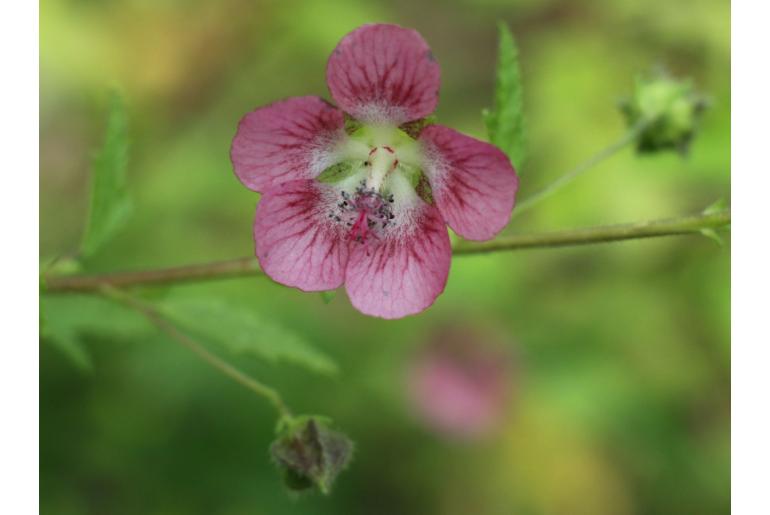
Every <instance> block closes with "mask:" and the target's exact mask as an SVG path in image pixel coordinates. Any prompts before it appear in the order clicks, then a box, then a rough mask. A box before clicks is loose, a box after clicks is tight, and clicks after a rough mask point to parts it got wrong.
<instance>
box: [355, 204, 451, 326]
mask: <svg viewBox="0 0 770 515" xmlns="http://www.w3.org/2000/svg"><path fill="white" fill-rule="evenodd" d="M420 209H421V212H420V213H419V214H418V215H417V222H416V225H415V227H414V228H413V230H411V233H409V234H401V235H398V236H396V235H391V236H390V237H388V238H386V239H383V240H380V241H377V240H369V241H368V242H366V243H364V244H358V243H351V248H350V261H349V262H348V267H347V271H346V272H345V287H346V289H347V291H348V296H349V297H350V302H351V303H352V304H353V306H354V307H355V308H356V309H358V310H359V311H361V312H362V313H364V314H366V315H372V316H378V317H382V318H401V317H404V316H406V315H412V314H414V313H419V312H420V311H423V310H424V309H426V308H427V307H428V306H430V305H431V304H433V301H435V300H436V297H438V295H439V294H440V293H441V292H442V291H444V286H445V285H446V281H447V276H448V275H449V265H450V263H451V260H452V249H451V247H450V244H449V234H448V233H447V229H446V226H445V225H444V222H443V220H442V219H441V215H440V214H439V212H438V210H437V209H436V208H435V207H433V206H429V205H424V207H421V208H420Z"/></svg>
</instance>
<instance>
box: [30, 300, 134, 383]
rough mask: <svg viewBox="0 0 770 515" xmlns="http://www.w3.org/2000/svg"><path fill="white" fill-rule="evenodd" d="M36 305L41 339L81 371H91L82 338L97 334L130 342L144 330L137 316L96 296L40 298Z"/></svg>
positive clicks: (90, 361) (91, 364) (91, 366)
mask: <svg viewBox="0 0 770 515" xmlns="http://www.w3.org/2000/svg"><path fill="white" fill-rule="evenodd" d="M43 303H45V310H43V309H42V308H43ZM40 304H41V330H40V337H41V340H43V341H45V342H46V343H48V344H51V345H52V346H54V347H56V348H57V349H59V350H60V351H61V352H62V353H64V354H65V355H66V356H67V357H68V358H70V360H71V361H72V362H73V364H75V366H77V367H78V368H80V369H82V370H90V369H92V368H93V362H92V359H91V355H90V353H89V352H88V349H87V347H86V346H85V344H84V343H83V336H84V335H86V334H89V333H99V334H107V335H110V337H111V338H110V339H111V340H113V339H128V340H131V339H135V338H136V335H137V334H139V333H140V332H141V331H143V330H145V328H146V324H145V322H144V321H143V320H142V319H141V318H140V317H139V316H138V315H136V314H134V313H133V312H131V311H129V310H126V309H125V308H123V307H121V306H118V305H116V304H113V303H111V302H109V301H107V300H105V299H102V298H100V297H96V296H89V295H66V296H63V295H61V296H60V295H44V296H41V298H40Z"/></svg>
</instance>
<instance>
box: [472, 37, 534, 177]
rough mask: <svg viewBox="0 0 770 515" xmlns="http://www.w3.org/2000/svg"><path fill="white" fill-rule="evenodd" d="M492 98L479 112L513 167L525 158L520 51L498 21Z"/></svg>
mask: <svg viewBox="0 0 770 515" xmlns="http://www.w3.org/2000/svg"><path fill="white" fill-rule="evenodd" d="M498 30H499V38H500V40H499V46H498V55H497V74H496V78H495V98H494V105H493V106H492V108H491V109H485V110H484V112H483V113H482V115H483V118H484V124H485V125H486V127H487V134H488V135H489V141H490V142H491V143H492V144H493V145H496V146H497V147H499V148H500V149H501V150H502V151H503V152H505V154H506V155H507V156H508V158H509V159H510V160H511V163H513V165H514V167H516V169H517V171H518V169H519V167H520V166H521V165H522V163H523V161H524V158H525V140H524V138H525V135H524V111H523V95H522V85H521V71H520V69H519V51H518V48H517V47H516V42H515V40H514V38H513V34H512V33H511V31H510V29H509V28H508V26H507V25H506V24H505V23H503V22H500V23H499V24H498Z"/></svg>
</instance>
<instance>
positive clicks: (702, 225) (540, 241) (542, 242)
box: [46, 209, 730, 350]
mask: <svg viewBox="0 0 770 515" xmlns="http://www.w3.org/2000/svg"><path fill="white" fill-rule="evenodd" d="M729 225H730V210H727V209H726V210H720V211H717V212H713V213H703V214H699V215H690V216H683V217H679V218H671V219H666V220H653V221H645V222H636V223H630V224H621V225H607V226H598V227H588V228H581V229H571V230H564V231H557V232H548V233H539V234H517V235H512V236H506V237H500V238H497V239H495V240H492V241H487V242H478V243H474V242H461V243H458V244H457V245H455V247H454V248H453V250H452V253H453V255H455V256H463V255H471V254H482V253H490V252H501V251H516V250H524V249H538V248H553V247H570V246H578V245H590V244H595V243H609V242H614V241H623V240H632V239H641V238H655V237H661V236H674V235H686V234H700V233H702V231H704V230H708V229H711V230H720V229H727V228H728V227H729ZM258 275H263V273H262V271H261V270H260V269H259V264H258V262H257V260H256V258H253V257H247V258H240V259H233V260H229V261H216V262H212V263H202V264H197V265H188V266H180V267H174V268H161V269H154V270H141V271H135V272H114V273H108V274H99V275H71V276H55V275H52V276H48V277H47V278H46V292H48V293H88V292H94V293H98V292H103V289H104V287H110V288H111V289H113V290H114V289H116V288H125V287H132V286H151V285H168V284H179V283H185V282H199V281H207V280H218V279H228V278H235V277H251V276H258ZM121 293H123V292H121ZM124 295H125V294H124ZM158 316H159V315H158ZM159 318H161V317H160V316H159ZM166 323H167V322H166ZM156 325H157V324H156ZM169 325H170V324H169ZM174 329H175V328H174ZM204 350H205V349H204Z"/></svg>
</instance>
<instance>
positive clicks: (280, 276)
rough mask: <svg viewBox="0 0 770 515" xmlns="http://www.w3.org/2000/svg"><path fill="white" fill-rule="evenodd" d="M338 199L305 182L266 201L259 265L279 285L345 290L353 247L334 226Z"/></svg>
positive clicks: (258, 229)
mask: <svg viewBox="0 0 770 515" xmlns="http://www.w3.org/2000/svg"><path fill="white" fill-rule="evenodd" d="M335 194H336V190H334V189H333V188H332V187H330V186H327V185H323V184H320V183H317V182H315V181H311V180H305V181H291V182H286V183H283V184H281V185H279V186H278V187H276V188H274V189H272V190H269V191H268V192H267V193H265V194H264V195H263V196H262V199H261V200H260V201H259V204H258V205H257V216H256V219H255V221H254V241H255V242H256V253H257V258H258V259H259V265H260V266H261V267H262V270H263V271H264V272H265V273H266V274H267V275H269V276H270V278H272V279H273V280H274V281H276V282H279V283H281V284H285V285H286V286H293V287H295V288H299V289H300V290H303V291H322V290H332V289H334V288H338V287H339V286H341V285H342V281H343V279H344V277H345V265H346V264H347V261H348V245H349V243H348V241H347V239H346V238H345V234H344V233H343V232H342V230H341V228H340V227H339V226H337V225H333V224H331V223H330V222H329V221H328V206H329V203H333V202H334V195H335ZM332 205H333V204H332Z"/></svg>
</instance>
